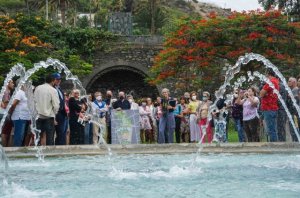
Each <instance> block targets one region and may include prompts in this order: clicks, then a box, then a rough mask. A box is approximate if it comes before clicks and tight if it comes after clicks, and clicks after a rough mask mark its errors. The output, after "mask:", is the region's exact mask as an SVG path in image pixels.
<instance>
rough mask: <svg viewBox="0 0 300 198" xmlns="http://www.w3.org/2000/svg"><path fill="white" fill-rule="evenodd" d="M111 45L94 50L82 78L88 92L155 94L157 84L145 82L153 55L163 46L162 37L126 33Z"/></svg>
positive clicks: (156, 93) (157, 89)
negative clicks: (90, 61)
mask: <svg viewBox="0 0 300 198" xmlns="http://www.w3.org/2000/svg"><path fill="white" fill-rule="evenodd" d="M121 40H122V41H121V42H119V43H117V44H115V43H114V44H113V46H110V47H109V48H110V50H107V51H105V52H103V51H100V50H99V51H96V53H95V58H94V67H93V71H92V73H91V74H90V75H88V76H86V77H84V79H82V82H83V85H84V86H85V88H86V90H87V92H95V91H101V92H102V93H105V91H106V90H107V89H110V90H112V91H113V92H114V94H117V92H118V91H125V92H126V93H127V94H132V95H133V96H134V97H135V98H141V97H152V98H154V97H155V96H157V95H158V92H159V87H152V86H150V85H149V84H147V83H146V82H145V78H146V77H148V74H149V69H150V67H151V66H152V64H153V61H154V56H155V55H157V54H158V53H159V51H160V50H161V49H162V44H163V37H160V36H127V37H121Z"/></svg>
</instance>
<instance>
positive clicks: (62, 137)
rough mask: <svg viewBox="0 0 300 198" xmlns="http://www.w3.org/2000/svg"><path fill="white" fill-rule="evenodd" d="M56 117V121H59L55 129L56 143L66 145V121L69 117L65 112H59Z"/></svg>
mask: <svg viewBox="0 0 300 198" xmlns="http://www.w3.org/2000/svg"><path fill="white" fill-rule="evenodd" d="M55 119H56V122H57V125H56V126H55V131H56V139H55V144H56V145H66V136H67V130H66V122H67V117H66V115H65V114H64V113H60V112H58V113H57V115H56V117H55Z"/></svg>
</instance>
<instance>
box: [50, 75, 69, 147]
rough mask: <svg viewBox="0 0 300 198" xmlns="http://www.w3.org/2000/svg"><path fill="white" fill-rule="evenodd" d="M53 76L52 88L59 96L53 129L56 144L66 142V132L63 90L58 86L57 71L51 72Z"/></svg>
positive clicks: (59, 81) (59, 79) (58, 76)
mask: <svg viewBox="0 0 300 198" xmlns="http://www.w3.org/2000/svg"><path fill="white" fill-rule="evenodd" d="M52 76H53V78H54V88H55V89H56V91H57V93H58V97H59V110H58V112H57V114H56V116H55V121H56V123H55V124H56V125H55V131H56V139H55V144H56V145H65V144H66V133H67V127H66V122H67V112H66V109H65V97H64V92H63V91H62V90H61V88H60V83H61V75H60V74H59V73H54V74H52Z"/></svg>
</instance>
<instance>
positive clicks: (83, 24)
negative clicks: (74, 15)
mask: <svg viewBox="0 0 300 198" xmlns="http://www.w3.org/2000/svg"><path fill="white" fill-rule="evenodd" d="M89 26H90V22H89V19H88V17H87V16H83V17H81V18H79V19H78V21H77V27H79V28H88V27H89Z"/></svg>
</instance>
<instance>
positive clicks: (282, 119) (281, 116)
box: [277, 109, 287, 142]
mask: <svg viewBox="0 0 300 198" xmlns="http://www.w3.org/2000/svg"><path fill="white" fill-rule="evenodd" d="M286 120H287V115H286V112H285V110H282V109H279V110H278V116H277V131H278V141H279V142H285V141H286V138H285V137H286V127H285V124H286Z"/></svg>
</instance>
